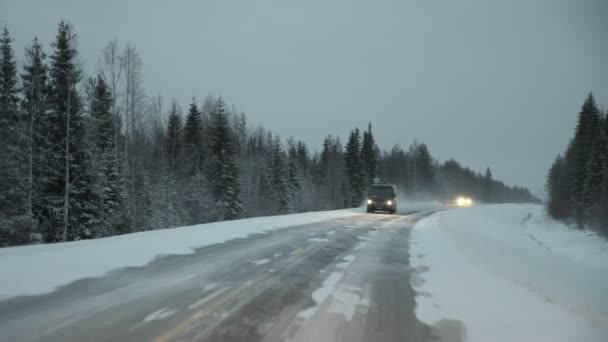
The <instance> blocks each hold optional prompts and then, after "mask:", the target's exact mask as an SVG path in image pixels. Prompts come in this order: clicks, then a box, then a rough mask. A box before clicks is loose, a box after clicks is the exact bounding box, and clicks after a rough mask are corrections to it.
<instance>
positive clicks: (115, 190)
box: [90, 75, 127, 236]
mask: <svg viewBox="0 0 608 342" xmlns="http://www.w3.org/2000/svg"><path fill="white" fill-rule="evenodd" d="M91 86H92V94H91V98H90V114H91V118H92V119H93V128H94V130H93V132H91V137H92V142H93V153H94V155H95V159H94V161H93V165H94V168H95V170H96V174H97V177H96V178H97V186H96V189H97V191H96V193H97V195H98V196H99V205H98V209H99V214H98V215H99V219H100V225H99V227H98V229H97V231H98V233H97V235H98V236H109V235H115V234H121V233H125V232H127V228H126V224H127V222H125V217H124V212H123V210H122V207H123V204H124V202H125V201H124V194H125V189H124V184H123V179H122V177H121V175H120V171H119V170H118V161H117V158H118V156H117V155H116V139H115V138H116V130H117V127H116V120H115V117H114V115H113V113H112V112H111V109H112V102H113V101H112V95H111V93H110V89H109V86H108V84H107V83H106V81H105V79H104V78H103V77H102V76H101V75H98V76H97V78H96V79H93V80H91Z"/></svg>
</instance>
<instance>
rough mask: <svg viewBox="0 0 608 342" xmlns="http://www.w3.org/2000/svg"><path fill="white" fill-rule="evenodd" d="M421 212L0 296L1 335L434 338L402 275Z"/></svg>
mask: <svg viewBox="0 0 608 342" xmlns="http://www.w3.org/2000/svg"><path fill="white" fill-rule="evenodd" d="M425 215H428V213H417V214H411V215H385V214H369V215H358V216H354V217H348V218H343V219H336V220H330V221H325V222H321V223H315V224H308V225H302V226H295V227H291V228H286V229H282V230H278V231H274V232H271V233H268V234H259V235H253V236H250V237H248V238H245V239H236V240H232V241H229V242H226V243H222V244H217V245H212V246H207V247H204V248H201V249H199V250H197V251H196V253H194V254H190V255H179V256H164V257H159V258H157V259H156V260H155V261H154V262H152V263H150V264H149V265H147V266H144V267H134V268H124V269H120V270H117V271H114V272H111V273H110V274H108V275H106V276H105V277H103V278H96V279H83V280H79V281H77V282H74V283H72V284H69V285H66V286H64V287H61V288H60V289H58V290H57V291H55V292H52V293H49V294H45V295H39V296H22V297H16V298H13V299H9V300H5V301H2V302H0V340H2V341H62V342H68V341H78V342H82V341H318V342H321V341H376V342H380V341H429V340H436V339H437V337H433V336H437V335H439V334H441V333H440V332H437V331H436V328H432V327H428V326H425V325H424V324H422V323H420V322H419V321H418V320H417V319H416V316H415V314H414V308H415V297H416V293H415V291H414V290H413V289H412V287H411V285H410V284H411V281H412V280H415V279H413V277H416V274H417V272H418V271H420V270H413V269H411V267H410V266H409V257H410V256H409V243H410V240H409V238H410V232H411V229H412V228H413V225H414V224H415V222H417V221H418V220H419V219H420V218H422V217H424V216H425ZM84 262H86V260H85V261H84ZM41 281H43V280H41ZM451 340H455V339H451Z"/></svg>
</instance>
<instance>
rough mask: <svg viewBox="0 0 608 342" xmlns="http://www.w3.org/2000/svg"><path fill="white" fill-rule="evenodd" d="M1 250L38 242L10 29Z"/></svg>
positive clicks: (0, 81) (2, 63)
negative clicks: (24, 154) (29, 192)
mask: <svg viewBox="0 0 608 342" xmlns="http://www.w3.org/2000/svg"><path fill="white" fill-rule="evenodd" d="M0 50H1V51H0V129H1V130H2V131H1V132H0V145H1V146H0V246H8V245H14V244H23V243H27V242H31V241H33V240H35V239H36V237H35V235H34V234H33V233H34V222H33V221H32V215H31V210H30V208H31V207H29V204H30V203H31V202H30V201H28V198H27V197H26V196H24V194H25V193H26V191H27V178H26V177H24V176H23V175H24V171H26V169H25V168H24V167H23V165H24V163H23V162H24V160H23V158H22V157H23V153H24V152H25V151H24V150H23V148H22V143H24V142H26V141H23V139H22V138H21V136H22V135H23V134H22V133H23V132H24V125H23V122H22V121H23V120H22V119H23V118H22V116H21V115H20V114H19V108H18V102H17V100H18V99H17V63H16V62H15V59H14V53H13V47H12V38H11V37H10V34H9V31H8V29H7V28H4V29H3V31H2V36H1V37H0Z"/></svg>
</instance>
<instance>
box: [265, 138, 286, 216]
mask: <svg viewBox="0 0 608 342" xmlns="http://www.w3.org/2000/svg"><path fill="white" fill-rule="evenodd" d="M271 148H272V149H271V154H270V159H269V160H268V162H267V165H268V166H267V171H266V174H267V176H266V181H267V182H268V188H269V189H270V200H271V208H272V209H273V214H285V213H287V212H288V211H289V188H288V184H287V177H286V171H287V170H286V167H285V162H284V157H283V149H282V147H281V141H280V139H279V137H276V138H275V139H274V141H273V142H272V147H271Z"/></svg>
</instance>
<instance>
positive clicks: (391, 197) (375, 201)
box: [367, 183, 397, 214]
mask: <svg viewBox="0 0 608 342" xmlns="http://www.w3.org/2000/svg"><path fill="white" fill-rule="evenodd" d="M375 211H388V212H389V213H391V214H394V213H395V212H396V211H397V188H396V187H395V186H394V185H392V184H387V183H378V184H373V185H372V186H371V187H370V188H369V191H368V192H367V212H368V213H372V212H375Z"/></svg>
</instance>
